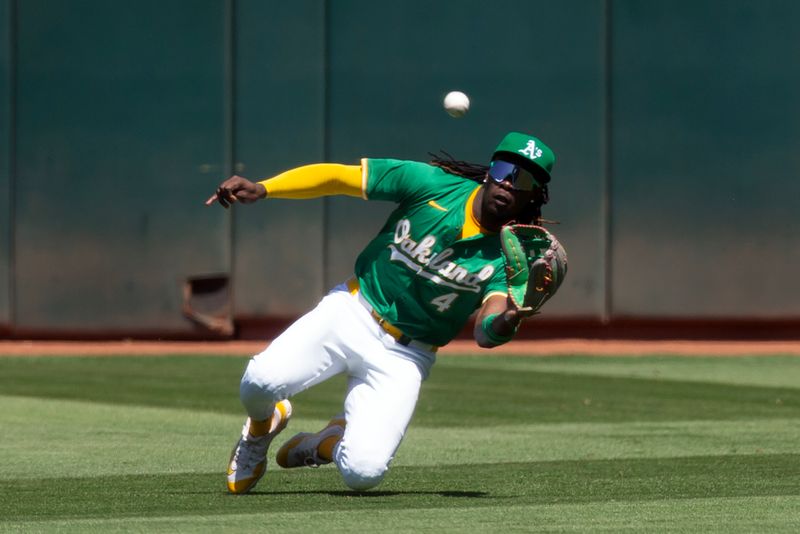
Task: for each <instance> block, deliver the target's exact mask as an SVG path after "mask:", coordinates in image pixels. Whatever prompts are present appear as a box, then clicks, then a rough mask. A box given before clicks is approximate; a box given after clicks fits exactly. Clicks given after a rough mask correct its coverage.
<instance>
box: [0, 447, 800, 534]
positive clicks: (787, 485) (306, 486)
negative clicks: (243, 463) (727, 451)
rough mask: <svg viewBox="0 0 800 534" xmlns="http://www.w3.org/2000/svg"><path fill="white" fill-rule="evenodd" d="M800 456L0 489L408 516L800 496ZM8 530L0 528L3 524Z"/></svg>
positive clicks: (184, 505) (10, 514) (10, 503)
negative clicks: (358, 478)
mask: <svg viewBox="0 0 800 534" xmlns="http://www.w3.org/2000/svg"><path fill="white" fill-rule="evenodd" d="M798 477H800V455H789V454H784V455H754V456H744V457H743V456H737V457H726V456H719V457H717V456H711V457H695V458H665V459H639V460H599V461H598V460H595V461H559V462H530V463H508V464H480V465H472V466H469V468H468V469H464V468H461V467H459V466H440V467H398V468H396V469H394V470H393V471H392V472H391V474H390V476H389V477H388V478H387V480H386V481H385V482H384V484H383V485H382V486H381V487H380V489H379V491H371V492H368V493H363V494H358V493H354V492H351V491H348V490H346V489H344V487H343V486H342V484H341V482H339V479H338V478H339V477H338V473H337V472H336V470H335V469H334V468H332V467H328V468H324V469H318V470H310V469H308V470H306V469H301V470H292V471H289V470H277V471H275V472H270V473H268V474H267V478H265V479H264V480H263V481H262V482H261V484H259V486H258V487H257V489H256V491H255V492H254V493H252V494H250V495H247V496H238V497H237V496H231V495H227V494H226V493H225V490H224V487H223V482H222V479H221V477H220V475H219V474H218V473H201V474H179V475H159V476H152V475H151V476H135V475H130V476H119V477H104V478H58V479H38V480H36V479H30V478H25V479H18V480H13V481H9V482H8V483H6V484H4V485H3V486H1V487H0V517H2V518H3V520H2V521H18V520H41V519H46V518H52V519H68V518H89V517H98V518H102V517H146V516H168V515H173V516H180V515H189V516H191V515H192V514H195V513H197V512H198V510H202V511H203V514H209V513H218V514H230V513H250V512H254V511H263V510H275V511H280V512H290V511H302V510H307V509H309V507H310V505H311V503H313V508H312V509H314V510H316V511H320V510H329V511H332V512H337V511H344V510H368V509H372V510H390V509H396V510H410V509H430V508H452V509H455V508H471V507H495V506H521V505H522V506H524V505H536V504H555V503H571V504H576V503H598V502H610V501H625V502H639V501H652V500H660V499H674V498H681V499H691V498H710V497H718V498H725V497H753V496H762V497H764V496H797V495H798V493H799V492H800V488H798V483H797V481H798ZM0 524H2V523H0Z"/></svg>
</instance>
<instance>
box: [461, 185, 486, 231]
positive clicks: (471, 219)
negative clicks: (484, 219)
mask: <svg viewBox="0 0 800 534" xmlns="http://www.w3.org/2000/svg"><path fill="white" fill-rule="evenodd" d="M480 188H481V187H480V186H478V187H476V188H475V190H474V191H473V192H472V193H470V195H469V198H468V199H467V204H466V206H465V207H464V226H463V227H462V228H461V236H460V237H459V239H466V238H468V237H472V236H474V235H478V234H480V233H484V234H487V233H490V232H489V231H487V230H485V229H484V228H482V227H481V223H479V222H478V219H476V218H475V213H473V211H472V204H473V203H474V202H475V197H476V196H477V194H478V189H480Z"/></svg>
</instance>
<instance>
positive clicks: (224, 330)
mask: <svg viewBox="0 0 800 534" xmlns="http://www.w3.org/2000/svg"><path fill="white" fill-rule="evenodd" d="M231 308H232V307H231V285H230V278H229V277H228V275H227V274H218V275H203V276H191V277H188V278H187V279H186V281H185V282H184V284H183V315H184V316H185V317H186V318H187V319H189V320H191V321H192V322H194V323H195V324H197V325H199V326H201V327H202V328H205V329H206V330H209V331H211V332H214V333H215V334H219V335H222V336H231V335H233V332H234V327H233V316H232V313H231Z"/></svg>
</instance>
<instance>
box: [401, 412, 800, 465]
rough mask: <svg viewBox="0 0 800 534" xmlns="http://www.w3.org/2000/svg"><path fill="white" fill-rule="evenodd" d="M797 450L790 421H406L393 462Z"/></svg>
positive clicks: (799, 435)
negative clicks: (434, 424) (475, 424)
mask: <svg viewBox="0 0 800 534" xmlns="http://www.w3.org/2000/svg"><path fill="white" fill-rule="evenodd" d="M784 453H788V454H793V453H800V425H798V423H797V420H795V419H765V420H748V421H676V422H661V423H555V424H517V425H507V426H499V427H488V428H445V429H433V428H428V427H416V426H413V425H412V426H411V428H410V429H409V431H408V434H407V435H406V438H405V440H404V442H403V446H402V447H401V448H400V450H399V451H398V453H397V457H396V458H395V461H394V465H442V464H448V465H456V464H469V463H489V462H507V461H509V460H511V461H520V462H527V461H551V460H580V459H617V458H659V457H663V458H669V457H680V456H704V455H735V454H741V455H750V454H784Z"/></svg>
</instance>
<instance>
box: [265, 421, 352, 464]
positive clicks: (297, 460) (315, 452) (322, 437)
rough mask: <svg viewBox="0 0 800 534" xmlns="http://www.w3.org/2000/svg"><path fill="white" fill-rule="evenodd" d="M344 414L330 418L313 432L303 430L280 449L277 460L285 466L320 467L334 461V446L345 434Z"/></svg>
mask: <svg viewBox="0 0 800 534" xmlns="http://www.w3.org/2000/svg"><path fill="white" fill-rule="evenodd" d="M344 427H345V420H344V415H343V414H342V415H338V416H336V417H334V418H333V419H331V420H330V422H329V423H328V425H327V426H326V427H325V428H323V429H322V430H320V431H319V432H317V433H316V434H312V433H310V432H301V433H299V434H297V435H295V436H294V437H292V438H291V439H289V441H287V442H286V443H284V444H283V446H282V447H281V448H280V449H278V454H277V458H276V461H277V462H278V465H279V466H281V467H285V468H290V467H319V466H320V465H325V464H329V463H331V461H333V448H334V447H335V446H336V444H337V443H339V441H340V440H341V439H342V436H343V435H344Z"/></svg>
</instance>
